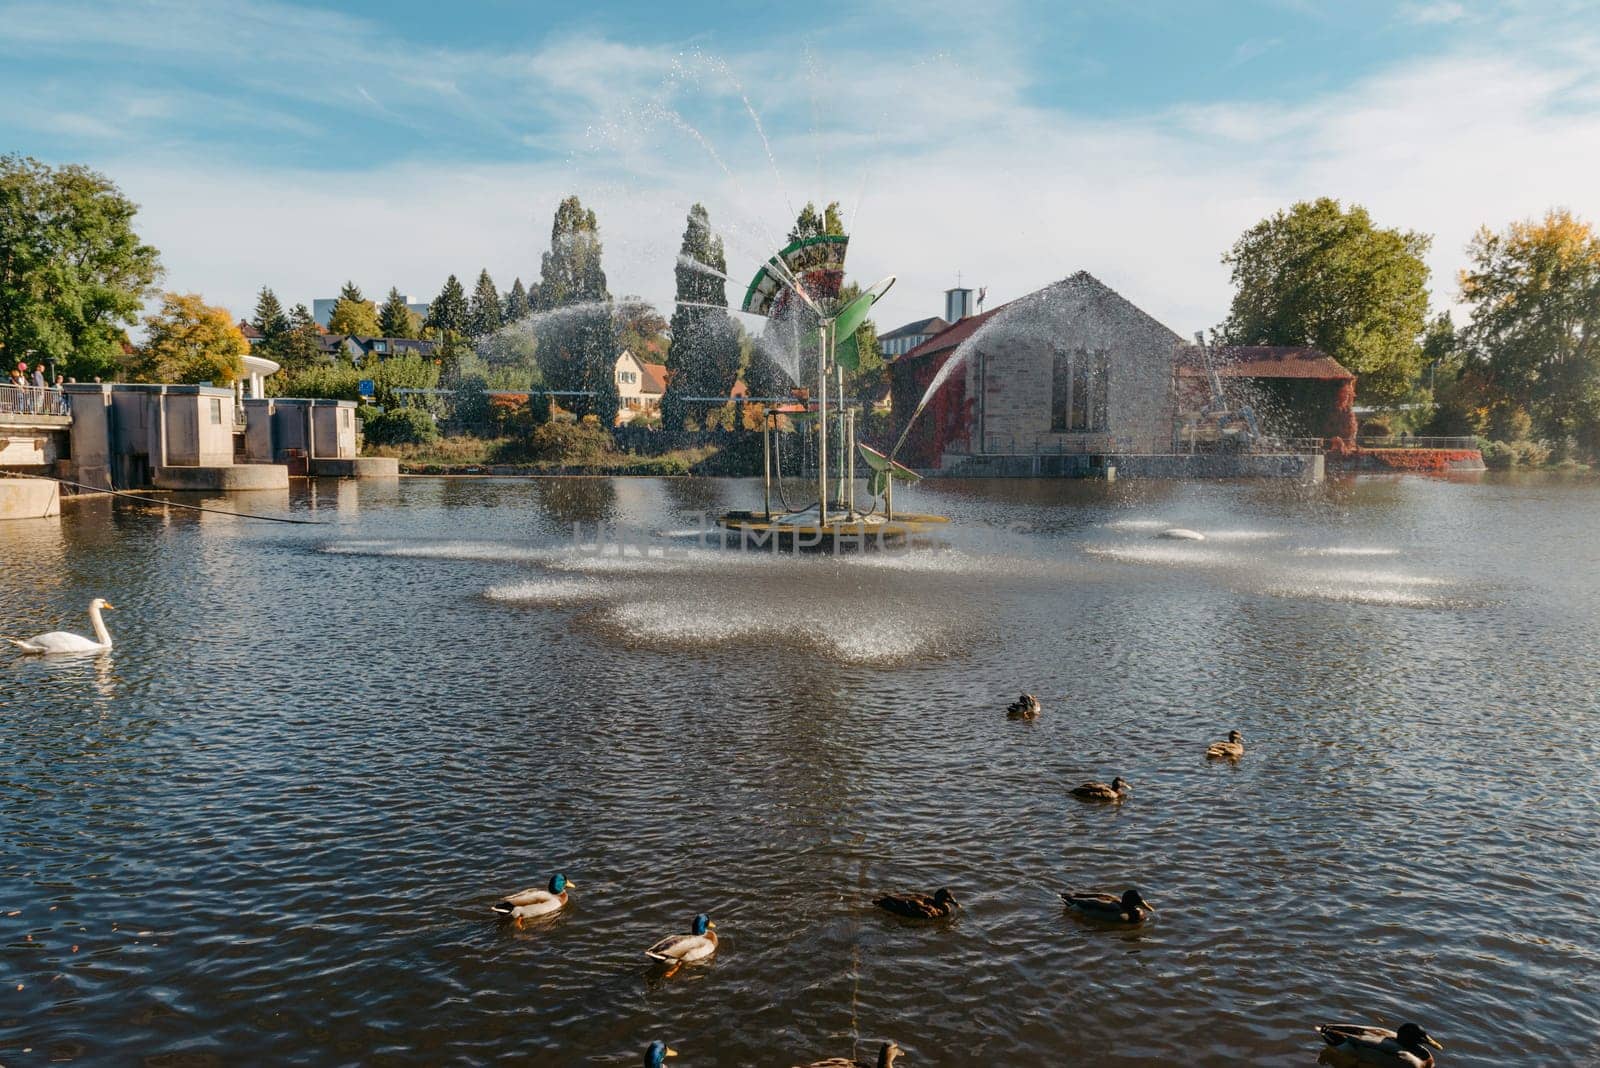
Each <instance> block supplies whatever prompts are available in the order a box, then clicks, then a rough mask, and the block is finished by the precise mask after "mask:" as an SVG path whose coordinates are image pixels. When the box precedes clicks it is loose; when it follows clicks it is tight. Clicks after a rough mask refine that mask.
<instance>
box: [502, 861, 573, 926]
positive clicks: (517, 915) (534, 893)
mask: <svg viewBox="0 0 1600 1068" xmlns="http://www.w3.org/2000/svg"><path fill="white" fill-rule="evenodd" d="M577 887H578V884H577V883H572V882H568V881H567V877H566V876H565V875H562V874H561V873H560V872H556V873H555V874H554V875H552V876H550V888H549V889H548V890H522V891H519V892H517V893H515V894H512V895H511V896H510V897H508V898H505V899H504V900H502V901H498V902H496V903H495V904H493V905H491V906H489V907H490V908H491V909H493V910H494V911H495V912H498V913H499V914H500V915H502V916H509V917H511V919H512V920H513V921H514V922H515V923H516V925H517V926H518V927H521V926H522V921H523V920H531V919H534V918H535V917H538V916H549V915H551V914H552V913H556V912H560V911H561V910H562V909H564V908H566V907H567V891H568V890H576V889H577Z"/></svg>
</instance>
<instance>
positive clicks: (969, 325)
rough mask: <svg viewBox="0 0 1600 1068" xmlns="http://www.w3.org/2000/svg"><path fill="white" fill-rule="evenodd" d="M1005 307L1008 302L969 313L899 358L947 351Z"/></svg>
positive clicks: (903, 358) (907, 358) (914, 357)
mask: <svg viewBox="0 0 1600 1068" xmlns="http://www.w3.org/2000/svg"><path fill="white" fill-rule="evenodd" d="M1007 307H1009V305H1008V304H1001V305H999V306H998V307H994V308H990V309H989V310H988V311H986V312H984V313H983V314H982V315H971V316H968V317H967V318H965V319H963V320H961V321H960V322H959V323H955V324H954V325H952V326H947V327H945V328H944V329H943V330H941V331H939V332H938V333H937V334H935V335H933V337H930V338H929V339H928V340H926V341H924V342H923V343H922V344H920V345H918V346H917V347H916V348H914V349H912V350H911V351H910V352H908V353H906V354H905V355H903V356H901V357H900V359H901V360H918V359H921V358H922V357H924V356H933V355H936V354H938V353H941V352H948V351H950V350H951V349H953V348H955V347H956V346H958V345H960V344H961V343H962V342H963V341H965V340H967V338H969V337H971V336H972V335H973V334H975V333H977V332H978V327H980V326H982V325H983V324H984V323H986V322H988V321H989V320H990V318H991V317H993V316H995V315H997V314H998V313H1000V312H1002V311H1004V310H1005V309H1006V308H1007ZM896 362H898V361H896Z"/></svg>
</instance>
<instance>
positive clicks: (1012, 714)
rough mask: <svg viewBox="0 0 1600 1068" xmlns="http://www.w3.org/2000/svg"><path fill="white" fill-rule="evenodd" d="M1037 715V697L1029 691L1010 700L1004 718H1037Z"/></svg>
mask: <svg viewBox="0 0 1600 1068" xmlns="http://www.w3.org/2000/svg"><path fill="white" fill-rule="evenodd" d="M1038 716H1039V699H1038V698H1037V697H1035V696H1033V694H1031V693H1025V694H1023V695H1022V696H1021V697H1019V698H1017V699H1016V700H1015V701H1012V702H1011V704H1010V706H1009V707H1008V708H1007V709H1006V719H1037V718H1038Z"/></svg>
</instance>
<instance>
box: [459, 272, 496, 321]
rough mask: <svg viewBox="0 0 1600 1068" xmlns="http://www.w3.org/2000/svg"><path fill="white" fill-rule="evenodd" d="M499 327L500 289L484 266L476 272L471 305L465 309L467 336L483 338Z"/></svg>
mask: <svg viewBox="0 0 1600 1068" xmlns="http://www.w3.org/2000/svg"><path fill="white" fill-rule="evenodd" d="M498 329H500V291H499V290H498V289H496V288H495V285H494V279H493V278H490V277H489V269H488V268H487V267H486V268H484V269H483V270H481V271H479V272H478V284H477V285H475V286H473V288H472V305H471V307H470V308H469V309H468V311H467V336H468V337H470V338H474V339H476V338H484V337H488V336H489V335H490V334H492V333H494V332H495V331H496V330H498Z"/></svg>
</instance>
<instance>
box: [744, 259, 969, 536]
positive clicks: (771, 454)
mask: <svg viewBox="0 0 1600 1068" xmlns="http://www.w3.org/2000/svg"><path fill="white" fill-rule="evenodd" d="M849 241H850V239H849V238H848V237H847V236H845V235H843V234H819V235H815V236H810V237H802V238H799V239H797V240H795V241H793V242H791V243H790V244H789V245H788V246H786V247H785V248H784V249H782V250H781V251H780V252H778V253H777V254H776V255H774V256H772V257H771V258H770V259H768V260H767V261H766V262H765V263H764V264H762V265H761V268H760V269H759V270H758V271H757V272H756V275H755V277H754V278H753V279H752V280H751V282H750V285H749V287H748V289H747V290H746V291H745V297H744V302H743V304H742V306H741V310H742V311H744V312H747V313H749V314H752V315H762V316H766V317H768V318H783V317H785V315H787V314H792V313H794V312H797V311H798V310H799V309H800V307H803V308H804V309H806V310H807V311H809V312H810V313H811V315H813V316H815V318H816V320H817V340H818V356H817V371H816V381H817V384H816V390H815V393H814V394H813V393H812V392H811V391H810V390H808V389H797V390H795V401H796V403H795V404H793V405H784V406H782V407H780V408H774V407H772V406H770V405H769V407H768V408H767V412H766V417H765V419H764V420H763V423H762V430H761V436H762V486H763V499H762V508H761V510H760V511H733V512H728V513H726V514H724V515H723V516H722V517H721V519H720V523H721V525H722V527H723V529H725V530H728V531H735V532H738V533H739V534H740V536H741V538H745V539H747V540H750V541H753V542H754V543H756V544H768V543H770V544H771V545H772V546H773V547H774V548H776V547H778V546H780V545H786V546H788V547H791V548H812V547H832V548H838V547H839V546H840V545H841V544H842V543H844V542H848V541H853V542H855V543H856V544H858V545H861V546H866V545H868V544H871V543H874V542H875V543H877V544H879V545H882V544H885V543H888V542H891V541H896V542H900V541H904V540H905V539H906V538H907V537H909V536H910V535H913V534H916V533H919V532H921V531H923V530H926V529H927V528H928V527H929V526H931V525H934V524H938V523H944V522H947V521H948V520H947V519H946V518H945V517H944V516H938V515H927V514H921V513H904V512H901V513H896V512H895V508H894V484H895V483H896V482H908V483H910V482H917V481H920V479H921V476H920V475H918V474H917V473H916V472H915V471H913V470H911V469H910V468H909V467H906V466H904V465H903V464H900V463H897V462H896V461H895V459H894V454H893V451H891V452H890V453H889V454H887V455H886V454H884V453H882V452H879V451H878V450H877V449H874V448H872V447H871V446H868V445H865V444H861V443H858V442H857V441H856V415H857V413H858V411H859V405H854V404H852V403H851V402H850V400H849V398H847V397H846V396H845V394H844V372H845V371H847V370H854V369H855V368H856V366H857V363H858V360H859V358H860V356H859V353H858V352H857V351H856V341H855V334H856V330H857V329H858V328H859V327H860V326H861V324H862V323H863V322H864V321H865V320H866V318H867V315H868V313H869V312H871V310H872V306H873V304H875V303H876V302H877V301H878V300H880V299H881V298H882V297H883V296H884V294H886V293H887V292H889V289H890V288H891V287H892V286H893V285H894V281H895V280H894V276H893V275H891V276H889V277H888V278H885V279H883V280H881V281H879V282H876V283H874V284H873V285H871V286H869V287H868V288H867V289H866V290H865V291H864V292H863V293H862V294H861V295H860V296H858V297H856V298H855V299H854V300H852V301H850V302H849V303H848V304H845V305H844V306H842V307H840V306H839V291H840V288H841V284H842V283H843V280H844V258H845V253H846V251H847V250H848V248H849ZM830 376H832V378H833V381H834V387H835V396H836V397H837V401H836V402H835V404H834V405H833V407H832V409H831V410H830V407H829V404H828V387H829V377H830ZM813 398H814V399H813ZM784 414H789V415H792V416H794V417H795V418H796V419H798V420H808V421H809V420H814V421H815V425H816V435H815V441H816V475H817V483H816V492H817V499H816V502H815V503H814V504H810V505H807V506H805V507H802V508H791V507H789V506H788V505H787V503H786V502H784V501H783V492H782V481H781V480H782V477H783V470H782V456H781V453H780V451H779V450H778V449H777V448H775V445H776V444H777V442H776V441H775V438H774V433H775V429H776V426H775V423H776V420H777V418H778V417H779V416H781V415H784ZM830 437H831V440H832V441H833V442H835V443H836V445H835V447H834V449H833V450H830V446H829V442H830ZM902 439H903V435H902ZM858 455H859V456H860V457H861V459H862V460H863V461H864V462H865V463H866V465H867V468H868V470H869V472H870V474H869V476H868V479H867V487H866V494H865V497H866V501H865V507H864V508H863V507H858V503H857V496H856V490H857V484H858V482H859V480H858V478H857V477H856V469H855V458H856V456H858ZM775 473H776V478H777V480H778V487H779V497H780V503H781V504H783V505H784V508H783V510H781V511H774V510H773V507H772V493H773V485H774V475H775ZM830 475H832V476H834V477H833V480H832V484H831V487H830ZM830 488H831V490H832V495H833V499H832V501H831V502H830V500H829V495H830ZM880 503H881V506H882V507H881V510H880Z"/></svg>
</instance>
